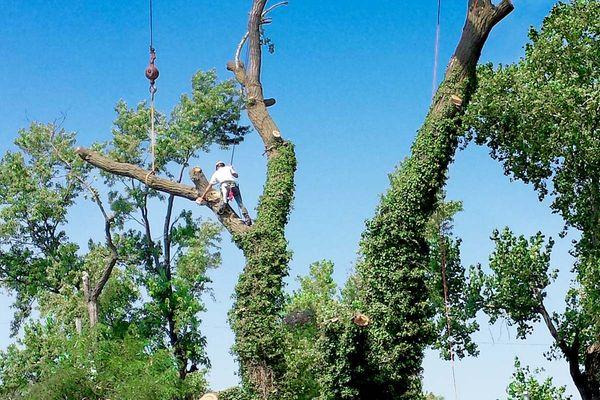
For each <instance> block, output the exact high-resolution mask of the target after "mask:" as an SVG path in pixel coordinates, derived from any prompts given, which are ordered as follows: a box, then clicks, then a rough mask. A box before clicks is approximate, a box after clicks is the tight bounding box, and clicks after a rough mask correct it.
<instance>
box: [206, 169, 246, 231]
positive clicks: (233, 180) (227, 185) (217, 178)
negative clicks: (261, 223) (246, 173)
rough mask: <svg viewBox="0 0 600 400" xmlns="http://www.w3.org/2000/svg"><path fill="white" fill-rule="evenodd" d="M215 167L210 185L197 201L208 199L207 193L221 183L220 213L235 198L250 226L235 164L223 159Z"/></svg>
mask: <svg viewBox="0 0 600 400" xmlns="http://www.w3.org/2000/svg"><path fill="white" fill-rule="evenodd" d="M215 169H216V170H215V172H214V173H213V174H212V176H211V177H210V181H208V186H206V189H205V190H204V193H202V195H201V196H200V197H198V198H197V199H196V203H198V204H202V203H203V202H204V201H205V200H206V199H205V197H206V194H207V193H208V192H209V191H210V190H211V189H212V188H213V186H214V185H216V184H219V185H220V186H221V205H220V207H219V213H222V212H223V210H224V209H225V206H226V205H227V204H229V200H232V199H235V201H236V203H237V205H238V207H239V208H240V210H241V211H242V215H243V216H244V223H245V224H246V225H248V226H250V225H252V220H251V219H250V214H248V210H247V209H246V207H244V203H243V202H242V194H241V193H240V187H239V186H238V184H237V178H238V173H237V172H236V171H235V170H234V169H233V166H231V165H225V163H224V162H223V161H217V163H216V164H215Z"/></svg>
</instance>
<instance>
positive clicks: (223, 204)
mask: <svg viewBox="0 0 600 400" xmlns="http://www.w3.org/2000/svg"><path fill="white" fill-rule="evenodd" d="M226 207H227V202H226V201H222V200H221V201H220V202H219V209H218V210H217V214H219V215H223V213H224V212H225V208H226Z"/></svg>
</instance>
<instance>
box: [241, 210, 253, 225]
mask: <svg viewBox="0 0 600 400" xmlns="http://www.w3.org/2000/svg"><path fill="white" fill-rule="evenodd" d="M243 215H244V224H246V225H248V226H252V218H250V214H248V213H247V212H245V213H243Z"/></svg>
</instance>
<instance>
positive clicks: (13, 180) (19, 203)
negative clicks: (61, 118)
mask: <svg viewBox="0 0 600 400" xmlns="http://www.w3.org/2000/svg"><path fill="white" fill-rule="evenodd" d="M74 140H75V138H74V135H73V134H72V133H67V132H65V131H64V130H62V129H61V128H59V127H58V126H55V125H42V124H38V123H33V124H32V125H31V126H30V128H29V129H27V130H25V129H23V130H21V131H20V132H19V138H18V139H17V140H16V145H17V147H18V149H19V151H18V152H7V153H6V154H5V155H4V157H2V160H0V281H1V282H2V284H3V285H4V287H6V288H7V289H8V290H9V291H11V292H14V293H15V294H16V302H15V304H14V306H15V308H16V309H17V312H16V314H15V319H14V321H13V325H12V333H13V334H16V332H17V331H18V329H19V327H20V326H21V323H22V322H23V320H24V319H25V318H26V317H27V316H28V315H29V313H30V311H31V305H32V302H33V301H35V300H37V299H38V298H39V296H41V295H42V294H43V293H44V292H54V293H58V292H59V291H60V290H61V288H62V286H63V283H66V282H67V283H69V284H73V283H74V282H76V281H77V280H78V275H77V271H78V269H80V268H81V264H82V261H81V258H80V257H79V256H78V254H77V253H78V250H79V246H78V245H76V244H75V243H73V242H71V241H69V239H68V238H67V235H66V233H65V231H64V229H65V225H66V224H67V213H68V210H69V208H70V207H71V206H72V205H73V204H74V202H75V201H76V199H77V197H78V196H79V195H80V193H81V190H82V188H81V183H80V182H79V181H78V180H77V179H76V178H75V175H74V173H80V174H85V166H83V165H82V163H81V161H78V157H77V156H76V155H75V153H74V151H73V148H72V146H73V143H74ZM63 160H66V161H67V163H68V164H65V162H64V161H63Z"/></svg>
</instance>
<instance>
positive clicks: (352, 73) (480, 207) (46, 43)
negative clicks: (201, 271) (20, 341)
mask: <svg viewBox="0 0 600 400" xmlns="http://www.w3.org/2000/svg"><path fill="white" fill-rule="evenodd" d="M553 3H554V1H551V0H529V1H519V0H517V1H515V6H516V10H515V12H514V13H513V14H512V15H510V16H509V17H508V18H507V19H506V20H505V21H504V22H502V23H501V25H500V26H498V27H497V28H496V29H495V30H494V32H493V34H492V35H491V36H490V39H489V41H488V44H487V45H486V48H485V50H484V54H483V57H482V61H484V62H494V63H510V62H513V61H515V60H517V59H518V58H519V57H520V56H522V54H523V45H524V44H525V43H526V35H527V32H528V30H529V27H530V26H539V25H540V24H541V21H542V20H543V17H544V16H545V15H546V14H547V13H548V11H549V10H550V8H551V6H552V4H553ZM436 4H437V1H435V0H428V1H417V0H405V1H399V0H394V1H393V0H372V1H368V2H367V1H358V0H346V1H340V0H337V1H328V2H327V1H320V0H303V1H300V0H291V2H290V6H289V7H286V8H283V9H279V10H278V11H276V12H275V13H274V14H273V16H274V23H273V24H272V25H269V26H268V28H267V29H268V34H269V36H270V38H271V39H272V40H273V41H274V43H275V45H276V53H275V54H274V55H268V54H267V55H265V61H264V73H263V82H264V88H265V92H266V95H267V96H273V97H276V98H277V100H278V104H277V105H276V106H275V107H273V108H272V114H273V117H274V118H275V120H276V121H277V123H278V124H279V125H280V128H281V131H282V133H283V135H284V136H285V137H286V138H289V139H290V140H292V141H293V142H294V143H295V144H296V148H297V152H298V159H299V167H298V173H297V195H296V200H295V206H294V211H293V213H292V217H291V221H290V224H289V227H288V230H287V231H288V238H289V241H290V247H291V249H292V250H293V252H294V259H293V261H292V263H291V273H290V278H289V279H288V282H289V289H290V290H292V289H293V288H294V287H295V279H294V277H296V276H297V275H300V274H304V273H305V272H306V271H307V269H308V265H309V264H310V263H311V262H314V261H316V260H319V259H323V258H327V259H331V260H333V261H334V262H335V264H336V272H335V277H336V280H337V281H338V282H340V283H343V281H344V280H345V279H346V277H347V276H348V274H349V273H350V272H351V271H352V267H353V263H354V260H355V259H356V251H357V243H358V240H359V237H360V234H361V232H362V230H363V227H364V221H365V220H366V219H367V218H369V217H371V216H372V214H373V210H374V208H375V206H376V204H377V202H378V198H379V195H380V194H381V193H382V192H383V191H384V190H385V189H386V188H387V186H388V181H387V174H388V173H389V172H391V171H392V170H393V168H394V167H395V165H396V164H397V163H398V162H399V161H401V160H402V159H403V158H404V157H405V156H407V155H408V152H409V146H410V144H411V142H412V141H413V139H414V136H415V132H416V130H417V129H418V127H419V126H420V124H421V123H422V120H423V117H424V115H425V113H426V112H427V108H428V104H429V100H430V94H431V79H432V64H433V47H434V33H435V14H436ZM249 5H250V1H249V0H227V1H218V2H216V1H208V0H190V1H182V0H170V1H165V0H155V47H156V48H157V52H158V65H159V68H160V71H161V76H160V79H159V81H158V87H159V92H158V95H157V106H158V107H159V108H160V109H162V110H164V111H169V110H170V109H171V107H172V106H173V104H174V103H175V102H176V100H177V99H178V97H179V95H180V94H181V93H183V92H186V91H188V90H189V87H190V83H189V82H190V78H191V76H192V74H193V73H194V72H195V71H196V70H198V69H210V68H215V69H216V70H217V72H218V74H219V76H220V77H221V78H222V79H227V78H230V73H229V72H228V71H227V70H226V69H225V64H226V62H227V61H228V60H230V59H231V58H232V55H233V52H234V51H235V47H236V45H237V43H238V42H239V40H240V38H241V36H242V34H243V33H244V27H245V24H246V17H247V12H248V9H249ZM465 7H466V0H464V1H463V0H460V1H459V0H452V1H445V2H443V10H442V30H441V46H440V73H439V75H440V76H441V75H442V74H443V70H444V67H445V64H446V62H447V61H448V59H449V57H450V55H451V54H452V51H453V49H454V46H455V44H456V42H457V40H458V37H459V35H460V32H461V28H462V25H463V22H464V13H465ZM147 30H148V28H147V3H146V1H142V0H129V1H124V2H117V1H110V2H109V1H100V2H99V1H66V0H63V1H53V2H48V1H41V0H28V1H17V0H4V1H3V11H2V13H0V60H2V61H1V62H0V88H1V90H0V134H1V135H2V136H1V137H2V141H1V142H0V151H1V152H4V151H6V150H7V149H11V148H12V144H11V143H12V141H13V140H14V138H15V136H16V134H17V131H18V129H20V128H23V127H26V126H27V125H28V123H29V121H33V120H36V121H52V120H55V119H56V118H58V117H60V116H61V115H63V114H64V115H66V121H65V127H66V128H67V129H68V130H73V131H77V132H78V138H79V142H80V143H81V144H82V145H89V144H91V143H93V142H95V141H100V140H106V139H108V138H109V135H110V129H111V123H112V120H113V118H114V112H113V107H114V104H115V103H116V101H117V100H119V99H124V100H126V101H127V102H129V103H130V104H134V103H137V102H138V101H140V100H142V99H144V98H145V96H146V94H147V81H146V79H145V78H144V76H143V71H144V68H145V66H146V63H147V46H148V31H147ZM262 151H263V150H262V145H261V143H260V142H259V140H258V138H257V135H256V134H252V135H251V136H250V137H249V138H248V140H247V141H246V142H245V143H244V144H243V145H241V146H240V147H239V148H238V149H237V150H236V160H235V163H234V164H235V166H236V169H237V170H238V171H239V172H240V175H241V187H242V192H243V194H244V198H245V201H246V203H247V205H248V206H250V207H249V208H253V207H254V206H255V205H256V199H257V197H258V195H259V193H260V191H261V188H262V183H263V179H264V165H265V160H264V158H263V156H262ZM216 158H225V159H228V154H226V153H222V152H220V151H218V150H214V151H213V152H212V153H210V154H207V155H204V156H203V157H202V158H201V159H200V160H199V161H198V162H199V164H200V165H201V166H202V167H204V168H211V166H212V164H213V161H214V160H215V159H216ZM447 191H448V197H449V198H451V199H457V200H462V201H463V202H464V208H465V211H464V212H463V213H461V214H460V215H459V216H458V217H457V219H456V234H457V236H460V237H461V238H463V240H464V242H463V246H462V253H463V260H464V263H465V264H466V265H469V264H474V263H477V262H482V263H483V264H484V265H485V264H486V261H487V258H488V255H489V253H490V250H491V248H492V247H491V242H490V240H489V236H490V233H491V231H492V230H493V229H494V228H502V227H504V226H506V225H508V226H510V227H511V228H512V229H513V230H514V231H515V232H517V233H523V234H528V235H531V234H534V233H535V232H536V231H538V230H541V231H543V232H544V233H546V234H547V235H551V236H553V237H555V238H556V239H557V245H556V247H555V253H554V257H553V263H554V265H555V266H556V267H560V268H561V269H562V273H561V275H560V276H559V279H558V281H557V282H556V284H554V285H553V287H552V289H551V294H550V300H549V306H550V308H552V309H555V310H560V308H561V305H562V299H563V298H564V293H565V290H566V288H567V286H568V284H569V279H570V276H569V275H568V271H569V269H570V266H571V265H572V262H573V260H572V259H571V258H570V256H569V255H568V250H569V241H570V239H571V237H567V238H566V239H562V240H561V239H559V238H558V237H557V235H558V232H559V231H560V230H561V228H562V222H561V220H560V218H559V217H558V216H556V215H553V214H551V213H550V212H549V209H548V203H547V202H546V203H539V202H538V200H537V196H536V194H535V193H534V192H533V190H532V189H531V188H530V187H528V186H525V185H523V184H522V183H518V182H517V183H514V182H510V180H509V178H508V177H505V176H504V175H503V172H502V168H501V166H500V165H499V164H498V163H496V162H495V161H493V160H491V159H490V158H489V156H488V154H487V150H486V149H485V148H478V147H476V146H474V145H472V146H470V147H468V148H467V149H466V150H464V151H462V152H460V153H458V155H457V157H456V162H455V163H454V165H453V166H452V168H451V171H450V180H449V184H448V187H447ZM184 205H189V204H187V203H186V202H185V201H184V200H178V206H180V207H181V206H184ZM194 210H195V213H196V214H197V215H202V216H205V217H207V218H210V217H211V216H210V214H208V213H206V212H205V211H204V210H203V209H200V208H194ZM93 212H95V211H94V210H93V209H92V208H90V207H89V206H88V205H82V206H81V207H78V208H76V209H75V210H73V213H72V217H73V218H72V220H73V221H74V222H73V224H72V226H70V227H69V231H70V233H71V234H72V235H74V236H76V237H80V238H84V239H83V240H82V241H83V242H84V241H85V240H86V239H87V238H88V237H92V236H96V235H98V234H99V232H100V228H101V225H99V224H100V216H98V215H95V214H90V213H93ZM161 213H162V210H160V209H155V210H154V214H153V216H154V217H155V218H159V217H160V214H161ZM223 243H224V245H223V266H222V268H221V269H219V270H217V271H215V272H214V273H213V280H214V285H213V287H214V290H215V299H214V301H213V300H211V299H207V301H208V307H209V311H208V312H207V314H206V315H205V316H204V321H205V323H204V332H205V334H206V335H207V337H208V343H209V354H210V356H211V359H212V363H213V370H212V372H211V374H210V381H211V384H212V385H213V386H214V387H215V388H217V389H220V388H225V387H227V386H231V385H233V384H235V382H236V377H235V370H236V367H235V365H234V363H233V360H232V357H231V355H230V354H229V348H230V346H231V344H232V342H233V337H232V334H231V332H230V330H229V328H228V327H227V322H226V312H227V310H228V309H229V307H230V305H231V293H232V291H233V286H234V284H235V282H236V279H237V276H238V274H239V272H240V271H241V269H242V266H243V258H242V256H241V253H240V252H239V251H238V250H237V249H236V248H235V247H234V246H232V245H231V244H230V242H229V238H228V237H226V238H225V240H224V242H223ZM9 306H10V298H9V297H8V296H7V295H6V293H3V294H2V295H1V297H0V348H5V347H6V346H7V345H8V344H9V343H10V342H11V339H10V338H9V337H8V326H9V321H10V317H11V310H10V308H9ZM481 322H482V329H481V332H480V333H478V334H477V337H476V340H477V341H478V342H479V343H480V349H481V355H480V356H479V357H478V358H471V359H467V360H465V361H461V362H458V363H457V365H456V372H457V383H458V389H459V395H460V398H461V399H465V400H468V399H473V400H474V399H496V398H503V397H504V396H505V395H504V390H505V388H506V385H507V382H508V379H509V377H510V375H511V373H512V365H513V360H514V357H515V356H519V357H521V359H522V361H523V362H524V363H526V364H530V365H531V366H533V367H544V368H546V370H547V371H546V373H547V374H549V375H552V376H553V377H554V378H555V381H556V382H558V383H560V384H566V385H568V388H569V392H570V393H573V394H574V393H575V391H574V389H573V386H572V384H571V383H570V379H569V376H568V370H567V365H566V363H565V362H564V361H562V360H560V361H557V362H551V363H549V362H547V361H546V360H545V359H544V357H543V356H542V353H543V351H545V350H546V349H547V346H546V345H547V344H549V343H550V336H549V335H548V334H547V332H546V331H545V329H543V327H542V328H540V329H537V330H536V333H535V334H534V335H533V336H532V337H531V338H530V339H528V340H527V341H524V342H522V341H517V340H515V332H514V329H511V328H507V327H506V325H505V324H497V325H495V326H491V327H489V328H488V325H487V324H486V320H485V319H484V318H482V319H481ZM424 366H425V387H426V389H428V390H431V391H434V392H435V393H438V394H443V395H445V396H446V398H447V399H450V398H453V397H454V395H453V392H452V384H451V371H450V365H449V364H448V363H446V362H442V361H440V360H439V359H438V357H437V355H436V354H435V353H434V352H429V353H428V356H427V359H426V361H425V365H424ZM576 398H577V397H576Z"/></svg>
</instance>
